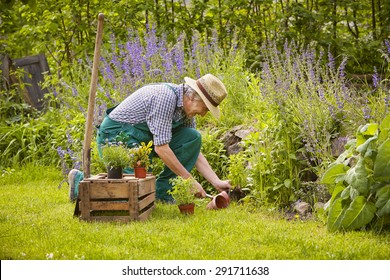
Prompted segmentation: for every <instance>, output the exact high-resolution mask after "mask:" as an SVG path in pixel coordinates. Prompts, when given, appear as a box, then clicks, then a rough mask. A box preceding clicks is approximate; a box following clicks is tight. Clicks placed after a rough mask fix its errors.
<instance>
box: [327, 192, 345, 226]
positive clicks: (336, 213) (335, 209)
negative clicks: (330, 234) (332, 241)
mask: <svg viewBox="0 0 390 280" xmlns="http://www.w3.org/2000/svg"><path fill="white" fill-rule="evenodd" d="M345 203H346V201H344V200H343V199H342V198H337V199H336V200H335V201H334V202H333V203H332V204H331V205H330V208H329V214H328V224H327V227H328V230H329V231H336V230H339V229H341V224H342V222H343V219H344V215H345V212H346V211H347V208H348V207H346V206H348V204H347V205H346V206H345V205H344V204H345Z"/></svg>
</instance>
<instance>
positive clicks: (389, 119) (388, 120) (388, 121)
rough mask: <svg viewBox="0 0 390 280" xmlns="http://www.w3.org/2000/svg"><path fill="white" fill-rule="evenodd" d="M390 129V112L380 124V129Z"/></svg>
mask: <svg viewBox="0 0 390 280" xmlns="http://www.w3.org/2000/svg"><path fill="white" fill-rule="evenodd" d="M385 129H390V114H388V115H387V116H386V117H385V118H384V119H383V120H382V122H381V124H380V130H381V131H383V130H385Z"/></svg>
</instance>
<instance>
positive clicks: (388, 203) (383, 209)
mask: <svg viewBox="0 0 390 280" xmlns="http://www.w3.org/2000/svg"><path fill="white" fill-rule="evenodd" d="M376 198H377V201H376V203H375V206H376V207H377V208H378V212H377V214H378V216H380V217H382V216H384V215H386V214H390V185H387V186H385V187H383V188H381V189H380V190H379V191H378V192H377V193H376Z"/></svg>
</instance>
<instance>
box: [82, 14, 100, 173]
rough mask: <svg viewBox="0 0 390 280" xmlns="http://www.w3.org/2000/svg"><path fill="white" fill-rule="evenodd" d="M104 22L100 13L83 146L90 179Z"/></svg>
mask: <svg viewBox="0 0 390 280" xmlns="http://www.w3.org/2000/svg"><path fill="white" fill-rule="evenodd" d="M103 20H104V14H102V13H100V14H99V16H98V26H97V33H96V41H95V52H94V55H93V65H92V77H91V86H90V89H89V99H88V111H87V119H86V123H85V134H84V145H83V172H84V178H89V177H90V176H91V168H90V167H91V139H92V124H93V116H94V111H95V97H96V87H97V80H98V71H99V60H100V45H101V43H102V37H103V36H102V35H103Z"/></svg>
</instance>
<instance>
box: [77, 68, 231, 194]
mask: <svg viewBox="0 0 390 280" xmlns="http://www.w3.org/2000/svg"><path fill="white" fill-rule="evenodd" d="M184 80H185V83H183V84H180V85H175V84H169V83H159V84H150V85H146V86H144V87H142V88H140V89H138V90H137V91H135V92H134V93H133V94H131V95H130V96H128V97H127V98H126V99H125V100H124V101H122V102H121V103H120V104H119V105H117V106H116V107H114V108H112V109H109V110H107V115H106V117H105V118H104V120H103V122H102V124H101V125H100V127H99V129H98V134H97V143H98V146H100V145H103V144H105V143H106V142H107V140H108V141H112V140H113V139H115V137H116V136H117V135H118V134H119V133H121V134H122V135H123V133H125V134H126V136H127V137H128V139H129V140H127V145H128V146H129V147H131V146H133V145H137V144H139V143H141V142H145V143H148V142H149V141H150V140H153V144H154V147H153V148H154V152H155V154H156V155H157V156H158V157H160V158H161V160H162V161H163V162H164V164H165V166H164V170H163V171H162V172H161V173H160V174H159V175H158V177H157V180H156V197H157V199H158V200H162V201H167V202H170V201H172V198H171V196H170V195H169V194H168V193H167V191H168V190H170V189H171V184H170V182H169V179H171V178H174V177H176V176H181V177H183V178H188V177H191V173H190V172H191V170H192V169H193V168H194V167H196V169H197V170H198V171H199V173H200V174H201V175H202V176H203V177H204V178H205V179H206V180H207V181H208V182H210V183H211V184H212V185H213V186H214V187H215V188H216V189H217V190H218V191H223V190H225V191H228V190H229V189H230V188H231V185H230V183H229V182H228V181H227V180H221V179H219V178H218V176H217V175H216V174H215V172H214V171H213V170H212V168H211V167H210V165H209V163H208V162H207V160H206V158H205V157H204V155H203V154H202V153H201V152H200V148H201V135H200V133H199V132H198V131H197V130H196V129H195V119H194V117H195V116H196V115H200V116H204V115H206V113H207V112H208V111H210V113H211V114H212V115H213V116H214V117H216V118H219V116H220V111H219V108H218V105H219V104H220V103H221V102H222V100H223V99H224V98H225V97H226V95H227V91H226V88H225V86H224V85H223V83H222V82H221V81H220V80H219V79H218V78H217V77H215V76H213V75H211V74H206V75H204V76H203V77H201V78H200V79H198V80H193V79H191V78H188V77H186V78H184ZM71 173H72V171H71ZM71 173H70V176H69V178H70V186H71V199H72V194H73V199H75V197H74V196H75V194H74V193H75V190H76V188H77V186H76V184H77V183H78V182H76V183H74V181H77V180H79V179H80V174H79V173H77V174H76V173H75V172H74V171H73V173H74V174H76V175H78V176H79V177H77V176H72V175H71ZM72 187H73V190H72ZM195 187H196V194H195V195H196V196H198V197H205V196H206V192H205V191H204V189H203V188H202V186H201V185H200V184H199V183H198V182H195ZM76 191H77V190H76Z"/></svg>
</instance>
